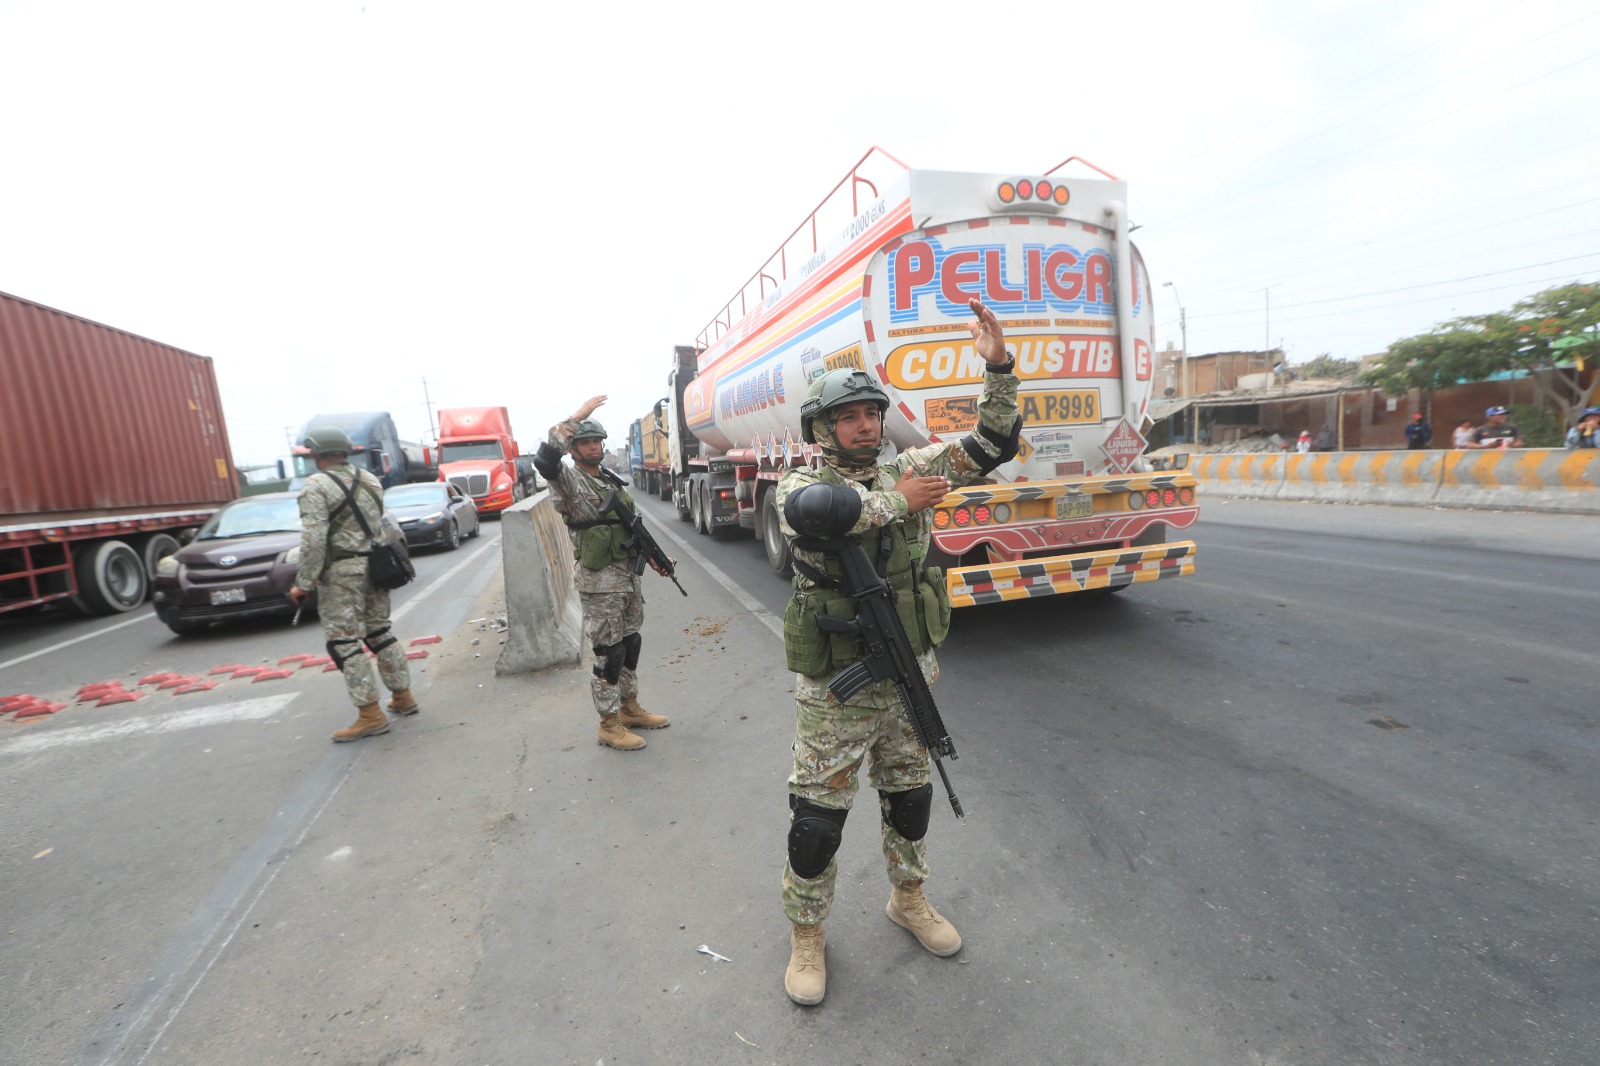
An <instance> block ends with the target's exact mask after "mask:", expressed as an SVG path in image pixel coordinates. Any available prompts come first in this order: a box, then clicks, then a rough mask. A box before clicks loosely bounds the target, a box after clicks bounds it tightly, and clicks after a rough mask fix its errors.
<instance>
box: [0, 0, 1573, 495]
mask: <svg viewBox="0 0 1600 1066" xmlns="http://www.w3.org/2000/svg"><path fill="white" fill-rule="evenodd" d="M580 8H581V10H580ZM0 99H3V100H4V101H5V104H6V106H5V117H4V124H3V127H0V137H3V140H0V144H3V145H4V153H3V160H4V162H3V165H0V191H3V193H4V198H3V201H0V203H3V210H0V290H3V291H6V292H9V293H12V294H14V295H17V296H22V297H25V298H27V299H31V300H35V301H37V302H40V303H44V304H48V305H50V306H53V307H57V308H60V309H62V310H65V311H70V312H73V313H75V314H79V315H83V316H85V317H87V318H92V319H95V320H97V321H101V322H104V323H107V324H109V325H113V326H118V327H121V328H123V329H127V330H130V331H132V332H135V333H140V334H143V335H145V336H148V337H151V338H154V339H156V340H159V341H163V342H166V343H169V344H173V345H176V346H178V347H181V348H186V349H188V350H190V351H194V352H198V353H200V354H203V355H207V356H210V357H212V358H213V359H214V360H215V361H216V368H217V374H218V377H219V379H220V382H221V387H222V396H223V402H224V408H225V415H226V418H227V422H228V427H229V431H230V435H231V437H232V442H233V451H234V457H235V460H236V461H237V462H239V463H240V464H252V463H264V462H270V461H271V460H272V459H274V458H275V457H277V456H279V455H282V454H284V453H285V452H286V450H287V448H286V442H285V427H294V428H298V426H299V425H300V424H301V423H303V422H304V421H305V420H306V419H307V418H308V417H310V416H311V415H313V414H315V413H317V412H319V411H348V410H389V411H391V412H392V413H393V414H394V416H395V419H396V421H397V423H398V424H399V427H400V430H401V433H402V435H403V436H406V437H409V438H411V439H422V438H424V437H426V436H427V435H428V423H427V417H426V414H425V408H424V406H423V384H422V381H423V378H424V377H426V379H427V383H428V390H429V393H430V394H431V397H432V401H433V404H434V406H435V408H437V407H439V406H475V405H494V404H504V405H506V406H508V407H509V408H510V409H511V414H512V420H513V424H514V426H515V428H516V430H517V433H518V436H519V438H520V440H521V443H522V444H523V446H524V449H525V450H532V448H533V447H534V445H536V444H537V442H538V440H539V439H540V438H541V437H542V436H543V434H544V432H545V431H546V429H547V428H548V427H549V425H550V424H551V423H552V422H553V421H555V420H557V419H559V418H561V417H564V416H566V415H567V414H570V413H571V411H572V410H573V409H574V408H575V407H577V406H578V404H579V403H580V402H581V401H582V400H583V399H585V398H586V397H588V396H590V395H593V394H595V393H601V392H604V393H608V394H610V396H611V397H612V402H611V403H610V404H608V405H607V406H606V407H604V408H602V409H601V411H600V412H599V416H598V417H600V418H601V419H602V420H603V421H605V422H606V423H607V425H608V428H610V429H611V431H612V434H613V442H612V443H616V442H617V438H618V437H620V436H622V435H623V434H624V433H625V429H626V424H627V423H628V422H630V421H631V420H633V419H635V418H637V417H639V416H640V415H641V414H643V413H645V411H646V410H647V409H648V408H649V406H650V404H651V403H652V402H653V401H654V400H655V399H657V398H658V397H659V396H661V395H663V394H664V392H665V380H666V374H667V370H668V367H669V361H670V356H671V349H672V346H673V345H674V344H686V343H691V342H692V341H693V338H694V336H695V334H696V333H697V332H698V331H699V330H700V329H701V327H702V326H704V325H705V324H706V322H707V321H708V320H709V319H710V318H711V317H712V316H713V315H714V314H715V313H716V312H717V310H718V309H719V308H720V307H721V306H722V304H723V303H724V302H725V301H726V300H727V299H728V298H729V297H731V296H732V295H733V294H734V293H735V291H736V290H737V289H738V288H739V286H740V285H741V283H743V282H744V280H745V279H746V278H747V277H749V276H750V275H751V274H752V273H753V272H754V271H755V269H756V268H757V267H758V266H759V265H760V264H761V262H762V260H763V259H765V258H766V256H767V254H768V253H769V252H771V251H773V250H774V249H775V248H776V246H777V244H778V242H779V241H780V240H781V239H782V238H783V237H784V236H785V235H787V234H788V233H789V232H790V231H791V230H792V229H793V228H794V227H795V226H796V225H797V224H798V223H800V222H801V221H802V220H803V219H804V218H805V216H806V214H807V213H808V212H809V211H810V210H811V209H812V207H814V206H815V205H816V203H817V201H818V200H820V199H821V198H822V196H823V194H824V193H826V192H827V191H828V189H829V188H830V187H831V186H832V185H833V184H834V182H836V181H837V180H838V179H839V178H840V177H841V176H842V175H843V174H844V173H845V172H846V170H848V168H849V167H850V166H851V164H853V163H854V162H855V161H856V160H857V159H858V158H859V157H860V156H861V155H862V153H864V152H865V151H866V150H867V149H868V148H869V147H870V146H872V145H874V144H877V145H881V146H883V147H884V148H885V149H887V150H888V151H889V152H892V153H893V154H894V155H895V156H897V157H898V158H899V159H902V160H904V161H905V162H906V163H908V164H909V165H911V166H913V167H918V168H931V169H951V170H975V171H1017V172H1019V173H1028V172H1041V171H1043V170H1045V169H1047V168H1049V167H1050V166H1052V165H1054V164H1055V163H1057V162H1059V161H1061V160H1062V159H1064V158H1066V157H1068V156H1071V155H1079V156H1083V157H1085V158H1087V159H1089V160H1092V161H1093V162H1094V163H1096V164H1098V165H1099V166H1101V167H1103V168H1105V169H1106V170H1108V171H1112V172H1114V173H1116V174H1117V175H1118V176H1119V177H1122V178H1124V179H1125V180H1127V181H1128V182H1129V201H1130V209H1131V213H1132V217H1133V220H1134V222H1135V223H1136V224H1137V225H1138V226H1139V227H1140V229H1139V230H1138V232H1137V233H1136V235H1135V240H1136V241H1137V243H1138V244H1139V246H1140V248H1141V250H1142V251H1143V253H1144V257H1145V261H1146V263H1147V264H1148V265H1149V268H1150V271H1151V275H1152V278H1153V279H1154V281H1155V283H1156V285H1157V286H1161V285H1162V283H1164V282H1172V283H1173V287H1172V288H1158V289H1157V290H1156V295H1157V300H1158V305H1157V307H1158V317H1157V345H1158V347H1166V346H1167V345H1168V343H1169V342H1170V343H1171V344H1172V345H1173V346H1176V345H1177V344H1178V342H1179V329H1178V301H1177V300H1176V299H1175V298H1174V293H1176V294H1178V295H1179V296H1181V299H1182V302H1183V304H1184V306H1185V307H1186V309H1187V312H1188V322H1189V329H1188V334H1189V337H1188V339H1189V347H1190V350H1191V351H1193V352H1197V353H1200V352H1209V351H1221V350H1229V349H1259V348H1261V347H1262V346H1264V345H1265V344H1267V343H1269V342H1270V343H1271V344H1272V345H1277V344H1280V343H1281V344H1283V345H1284V346H1285V347H1286V348H1287V349H1288V352H1289V357H1290V360H1291V361H1292V362H1297V363H1298V362H1305V361H1306V360H1309V359H1311V358H1313V357H1315V356H1316V355H1318V354H1319V353H1322V352H1328V353H1331V354H1333V355H1335V356H1340V357H1352V358H1353V357H1357V356H1361V355H1365V354H1368V353H1372V352H1378V351H1382V350H1383V349H1384V348H1385V347H1386V346H1387V345H1388V344H1389V343H1390V342H1391V341H1394V340H1396V339H1398V338H1400V337H1404V336H1409V335H1411V334H1414V333H1418V332H1422V331H1424V330H1426V329H1428V328H1429V327H1430V326H1432V325H1433V324H1435V323H1437V322H1439V321H1441V320H1443V319H1446V318H1450V317H1453V316H1456V315H1464V314H1473V313H1479V312H1486V311H1494V310H1502V309H1505V308H1507V307H1509V306H1510V305H1511V304H1512V303H1513V302H1514V301H1516V300H1517V299H1519V298H1521V297H1523V296H1526V295H1528V294H1531V293H1533V292H1536V291H1538V290H1540V289H1543V288H1547V287H1549V286H1551V285H1555V284H1560V283H1563V282H1567V281H1572V280H1578V279H1583V280H1593V279H1596V278H1597V277H1600V107H1597V106H1596V101H1597V100H1600V9H1597V8H1596V6H1595V4H1594V3H1593V0H1448V2H1446V0H1440V2H1434V0H1382V2H1376V0H1374V2H1369V0H1302V2H1301V3H1297V4H1284V3H1281V2H1269V0H1260V2H1255V0H1219V2H1213V3H1208V4H1195V3H1192V2H1176V0H1145V2H1142V3H1130V4H1092V5H1091V4H1078V3H1072V2H1069V0H1056V2H1054V3H1011V4H1007V3H991V4H983V5H977V4H971V3H951V2H946V0H918V2H915V3H879V2H873V0H855V2H849V3H839V2H835V0H814V2H810V3H805V4H759V3H730V4H722V3H715V4H713V3H697V2H694V0H686V2H684V3H681V4H674V5H667V4H636V3H631V2H628V3H623V4H617V5H607V4H595V5H559V6H557V5H542V4H529V3H473V2H455V3H449V4H446V3H437V2H436V3H399V2H390V0H348V2H347V0H315V2H306V3H298V2H284V0H276V2H274V3H270V4H269V3H259V2H258V3H248V4H247V3H229V2H226V0H206V2H203V3H191V4H179V3H160V2H152V0H142V2H138V3H127V2H114V3H73V2H69V0H0ZM0 387H3V383H0Z"/></svg>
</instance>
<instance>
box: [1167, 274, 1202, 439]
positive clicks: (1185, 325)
mask: <svg viewBox="0 0 1600 1066" xmlns="http://www.w3.org/2000/svg"><path fill="white" fill-rule="evenodd" d="M1161 285H1162V287H1163V288H1168V289H1171V290H1172V298H1173V299H1174V300H1177V301H1178V331H1179V334H1180V336H1182V338H1183V340H1182V341H1181V342H1180V343H1181V344H1182V345H1183V372H1182V373H1181V374H1179V375H1178V387H1179V389H1180V390H1181V391H1180V392H1179V395H1180V396H1184V397H1187V396H1188V395H1189V394H1190V391H1191V387H1192V385H1193V382H1192V381H1191V380H1190V377H1189V315H1188V313H1187V312H1186V311H1185V310H1184V306H1183V294H1182V293H1180V292H1178V286H1177V285H1175V284H1173V283H1172V282H1170V281H1163V282H1162V283H1161ZM1193 417H1194V412H1192V411H1191V412H1190V414H1189V419H1192V418H1193ZM1189 419H1185V420H1184V421H1189ZM1197 428H1198V427H1195V426H1191V427H1190V432H1189V437H1190V439H1191V440H1196V439H1197V438H1196V436H1195V432H1194V430H1195V429H1197Z"/></svg>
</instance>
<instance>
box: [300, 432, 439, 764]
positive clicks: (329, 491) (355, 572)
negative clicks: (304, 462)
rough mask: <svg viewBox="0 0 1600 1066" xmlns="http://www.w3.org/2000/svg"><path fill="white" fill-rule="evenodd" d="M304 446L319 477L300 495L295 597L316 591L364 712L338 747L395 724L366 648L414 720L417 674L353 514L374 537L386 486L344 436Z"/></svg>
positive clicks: (336, 655) (337, 658)
mask: <svg viewBox="0 0 1600 1066" xmlns="http://www.w3.org/2000/svg"><path fill="white" fill-rule="evenodd" d="M305 446H306V447H307V448H308V449H309V450H310V451H311V453H312V454H313V455H314V456H316V460H317V472H316V473H315V474H312V475H311V476H310V477H308V478H307V479H306V484H305V488H304V489H302V490H301V492H300V567H299V570H298V571H297V572H296V574H295V581H294V588H292V589H290V590H289V596H290V598H291V599H293V600H294V602H295V603H297V604H298V603H304V602H305V600H306V597H308V596H309V595H310V594H311V591H312V589H315V590H316V593H317V614H318V615H320V616H321V618H322V631H323V634H324V636H326V638H327V641H328V654H329V655H330V656H331V657H332V658H333V661H334V662H335V663H337V664H338V666H339V670H340V672H341V673H343V674H344V685H345V689H346V690H348V691H349V693H350V699H351V700H352V701H353V702H354V703H355V705H356V706H357V707H358V708H359V709H360V710H359V713H358V716H357V718H356V720H355V721H354V722H352V723H351V724H350V725H349V726H347V727H346V728H344V729H341V730H339V731H338V732H337V733H335V734H333V739H334V742H335V743H343V742H345V741H349V740H360V739H361V738H362V737H372V736H377V735H378V734H380V733H387V732H388V731H389V718H388V716H387V715H385V714H384V713H383V709H382V708H381V707H379V706H378V686H377V684H376V683H375V682H374V681H373V679H372V666H371V664H370V663H368V662H367V656H366V654H365V652H364V651H363V650H362V647H361V645H362V644H363V643H364V644H366V646H367V648H368V649H370V650H371V651H372V653H373V654H374V655H376V656H377V657H378V673H379V674H380V675H381V676H382V677H383V684H384V687H385V688H387V689H388V690H389V691H390V692H391V693H393V694H394V696H393V698H392V699H391V700H390V701H389V709H390V710H391V711H393V712H394V713H395V714H404V715H411V714H416V713H417V711H418V710H419V709H420V708H419V707H418V706H417V701H416V698H415V697H413V696H412V695H411V669H410V666H409V665H408V664H407V663H406V653H405V649H403V648H401V647H400V642H399V639H398V638H397V637H395V635H394V634H393V633H391V632H389V590H388V589H380V588H376V587H374V585H373V584H372V581H371V579H370V578H368V577H367V555H368V554H369V552H370V550H371V548H372V544H371V543H370V542H369V540H368V539H367V535H366V533H364V532H363V531H362V529H361V524H360V523H359V522H358V521H357V520H356V516H355V514H354V512H352V511H351V509H350V495H349V494H348V493H347V492H346V491H345V490H346V489H352V490H353V491H354V495H355V503H356V506H357V507H360V508H361V514H362V516H363V517H364V518H366V520H367V528H368V529H371V530H372V531H373V533H374V534H375V535H379V536H381V535H382V534H381V533H380V532H379V531H380V530H381V529H382V526H383V486H382V485H381V484H380V483H379V482H378V479H377V478H376V477H375V476H373V474H372V473H371V472H370V471H367V470H357V469H356V468H355V467H354V466H352V465H351V464H350V461H349V456H350V451H351V449H352V445H351V443H350V438H349V437H348V436H346V435H345V433H344V432H343V431H342V430H339V429H333V428H328V427H319V428H316V429H312V430H311V431H310V432H309V433H307V434H306V440H305Z"/></svg>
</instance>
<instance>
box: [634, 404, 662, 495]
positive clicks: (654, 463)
mask: <svg viewBox="0 0 1600 1066" xmlns="http://www.w3.org/2000/svg"><path fill="white" fill-rule="evenodd" d="M666 405H667V401H666V400H660V401H658V402H657V403H656V405H655V406H654V407H652V408H651V409H650V413H649V414H647V415H645V416H644V417H643V418H639V419H635V420H634V421H633V423H632V424H631V425H629V426H628V468H629V472H630V473H631V474H632V476H633V484H634V486H635V487H636V488H638V489H639V490H640V491H642V492H646V493H649V494H650V495H651V496H658V497H660V498H661V499H663V500H668V499H671V498H672V467H671V463H670V462H669V460H668V454H667V429H666V414H665V412H664V410H663V409H664V408H665V407H666Z"/></svg>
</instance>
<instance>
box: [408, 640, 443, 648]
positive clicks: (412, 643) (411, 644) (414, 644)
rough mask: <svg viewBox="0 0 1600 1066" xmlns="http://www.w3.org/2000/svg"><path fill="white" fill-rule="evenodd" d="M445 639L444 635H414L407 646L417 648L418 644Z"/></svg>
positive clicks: (434, 642)
mask: <svg viewBox="0 0 1600 1066" xmlns="http://www.w3.org/2000/svg"><path fill="white" fill-rule="evenodd" d="M442 640H444V638H443V637H413V638H412V640H411V643H410V644H409V645H407V647H412V648H415V647H416V646H417V645H418V644H437V643H439V642H440V641H442Z"/></svg>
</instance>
